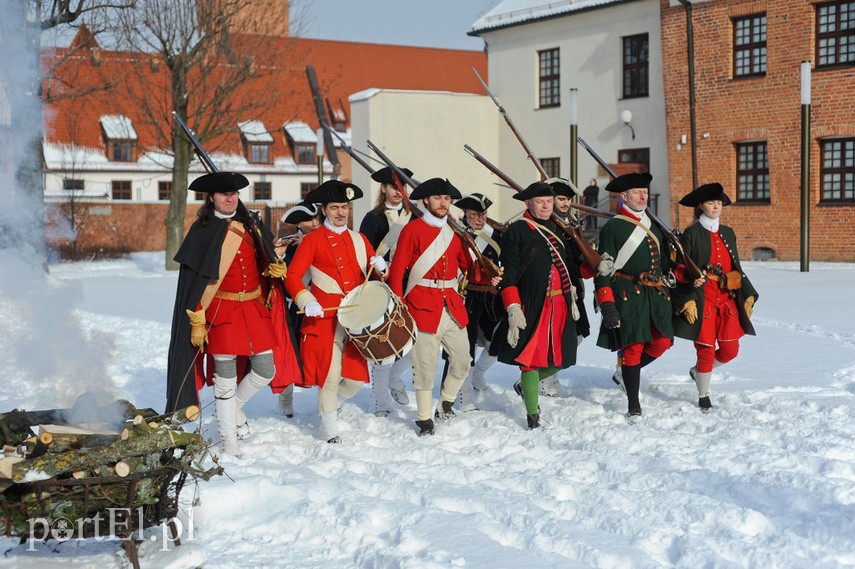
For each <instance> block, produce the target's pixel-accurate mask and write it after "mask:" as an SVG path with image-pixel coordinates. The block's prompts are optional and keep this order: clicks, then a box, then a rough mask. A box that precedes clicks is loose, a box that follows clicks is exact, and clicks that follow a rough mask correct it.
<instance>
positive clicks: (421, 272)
mask: <svg viewBox="0 0 855 569" xmlns="http://www.w3.org/2000/svg"><path fill="white" fill-rule="evenodd" d="M453 238H454V232H453V231H452V230H451V227H449V226H448V224H447V223H446V224H445V225H443V226H442V228H441V229H440V230H439V233H438V234H437V235H436V237H435V238H434V240H433V241H431V244H430V245H428V247H427V249H425V250H424V251H423V252H422V254H421V256H420V257H419V258H418V259H417V260H416V262H415V263H413V266H412V267H410V276H409V278H408V279H407V290H406V291H405V292H404V296H407V295H408V294H410V292H411V291H412V290H413V289H414V288H415V287H416V285H418V284H419V281H420V280H422V279H423V278H424V277H425V275H426V274H427V273H428V271H429V270H431V268H432V267H433V266H434V265H435V264H436V262H437V261H439V258H440V257H442V254H443V253H445V251H446V250H447V249H448V246H449V245H451V240H452V239H453Z"/></svg>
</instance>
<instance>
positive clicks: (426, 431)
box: [416, 419, 433, 437]
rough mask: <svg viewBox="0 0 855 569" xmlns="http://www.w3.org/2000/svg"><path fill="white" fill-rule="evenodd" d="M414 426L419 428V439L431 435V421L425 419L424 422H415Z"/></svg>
mask: <svg viewBox="0 0 855 569" xmlns="http://www.w3.org/2000/svg"><path fill="white" fill-rule="evenodd" d="M416 426H417V427H418V428H419V436H420V437H423V436H425V435H432V434H433V419H426V420H424V421H416Z"/></svg>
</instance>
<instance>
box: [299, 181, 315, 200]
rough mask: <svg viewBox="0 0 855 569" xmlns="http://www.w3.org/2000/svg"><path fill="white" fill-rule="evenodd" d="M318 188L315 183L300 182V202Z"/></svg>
mask: <svg viewBox="0 0 855 569" xmlns="http://www.w3.org/2000/svg"><path fill="white" fill-rule="evenodd" d="M317 187H318V185H317V184H316V183H314V182H300V200H302V199H303V198H305V197H306V194H308V193H309V192H311V191H312V190H314V189H315V188H317Z"/></svg>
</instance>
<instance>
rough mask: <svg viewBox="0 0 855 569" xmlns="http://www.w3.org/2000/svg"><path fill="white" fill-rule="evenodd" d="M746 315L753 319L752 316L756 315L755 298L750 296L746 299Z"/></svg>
mask: <svg viewBox="0 0 855 569" xmlns="http://www.w3.org/2000/svg"><path fill="white" fill-rule="evenodd" d="M745 314H747V315H748V317H749V318H751V315H752V314H754V297H753V296H749V297H748V298H746V299H745Z"/></svg>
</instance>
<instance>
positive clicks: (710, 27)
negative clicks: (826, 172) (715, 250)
mask: <svg viewBox="0 0 855 569" xmlns="http://www.w3.org/2000/svg"><path fill="white" fill-rule="evenodd" d="M814 6H815V2H811V1H810V0H774V1H773V0H767V1H762V0H756V1H745V0H715V1H710V2H698V3H694V4H693V8H692V13H693V19H692V21H693V26H694V42H695V49H694V55H695V98H696V124H697V133H698V138H699V140H698V146H697V156H698V182H699V183H701V184H703V183H707V182H713V181H717V182H720V183H721V184H722V185H723V186H724V188H725V191H726V192H727V194H728V195H729V196H730V197H731V198H732V199H733V198H735V197H736V153H735V148H734V143H736V142H743V141H749V140H765V141H767V144H768V146H767V148H768V155H769V175H770V191H771V203H770V204H768V205H739V204H734V205H733V206H731V207H729V208H727V209H726V210H725V212H724V215H723V217H722V219H723V222H724V223H725V224H727V225H730V226H732V227H733V228H734V229H735V231H736V234H737V236H738V237H739V249H740V254H741V255H742V256H743V257H744V258H751V253H752V250H753V249H755V248H758V247H766V248H770V249H773V250H774V251H775V253H776V256H777V258H778V259H781V260H798V259H799V248H800V245H799V243H800V240H799V235H800V234H799V231H800V190H801V103H800V63H801V62H802V61H810V62H811V63H812V64H813V62H814V61H815V54H814V51H815V39H814V32H815V23H814V19H815V9H814ZM660 7H661V10H662V50H663V55H662V57H663V69H664V82H665V114H666V123H667V124H666V132H667V140H668V144H667V146H668V164H669V171H670V180H669V182H670V187H671V200H672V203H671V212H672V214H671V215H672V223H673V224H674V225H675V226H676V227H680V228H682V227H685V226H686V225H688V224H689V222H690V221H691V219H692V211H691V209H690V208H685V207H682V206H679V205H678V204H677V202H678V201H679V200H680V198H681V197H682V196H684V195H685V194H686V193H688V192H689V191H691V189H692V151H691V146H690V145H689V144H685V145H683V147H682V149H681V150H680V151H678V150H677V149H676V145H677V143H678V142H679V141H680V137H681V135H683V134H685V135H687V136H689V137H691V127H690V120H689V89H688V78H687V75H688V63H687V49H686V45H687V36H686V10H685V8H683V6H682V5H677V6H676V7H671V6H670V3H669V1H668V0H661V3H660ZM762 12H765V13H766V26H767V43H766V53H767V63H766V76H765V77H757V78H747V79H736V80H734V79H733V78H732V75H733V49H732V48H733V29H732V23H731V18H733V17H736V16H744V15H749V14H757V13H762ZM853 86H855V67H853V66H850V67H845V68H839V69H823V70H819V71H817V70H814V71H813V73H812V105H811V129H810V135H811V143H810V158H811V159H810V257H811V259H812V260H816V261H849V262H852V261H855V239H852V238H851V224H852V222H853V220H855V204H852V205H834V206H829V205H818V202H819V173H820V146H819V140H818V139H819V138H820V137H825V136H839V135H849V136H852V135H853V133H855V119H853V118H852V109H851V102H852V98H853V96H855V95H853ZM703 133H709V137H708V138H701V136H702V135H703Z"/></svg>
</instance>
